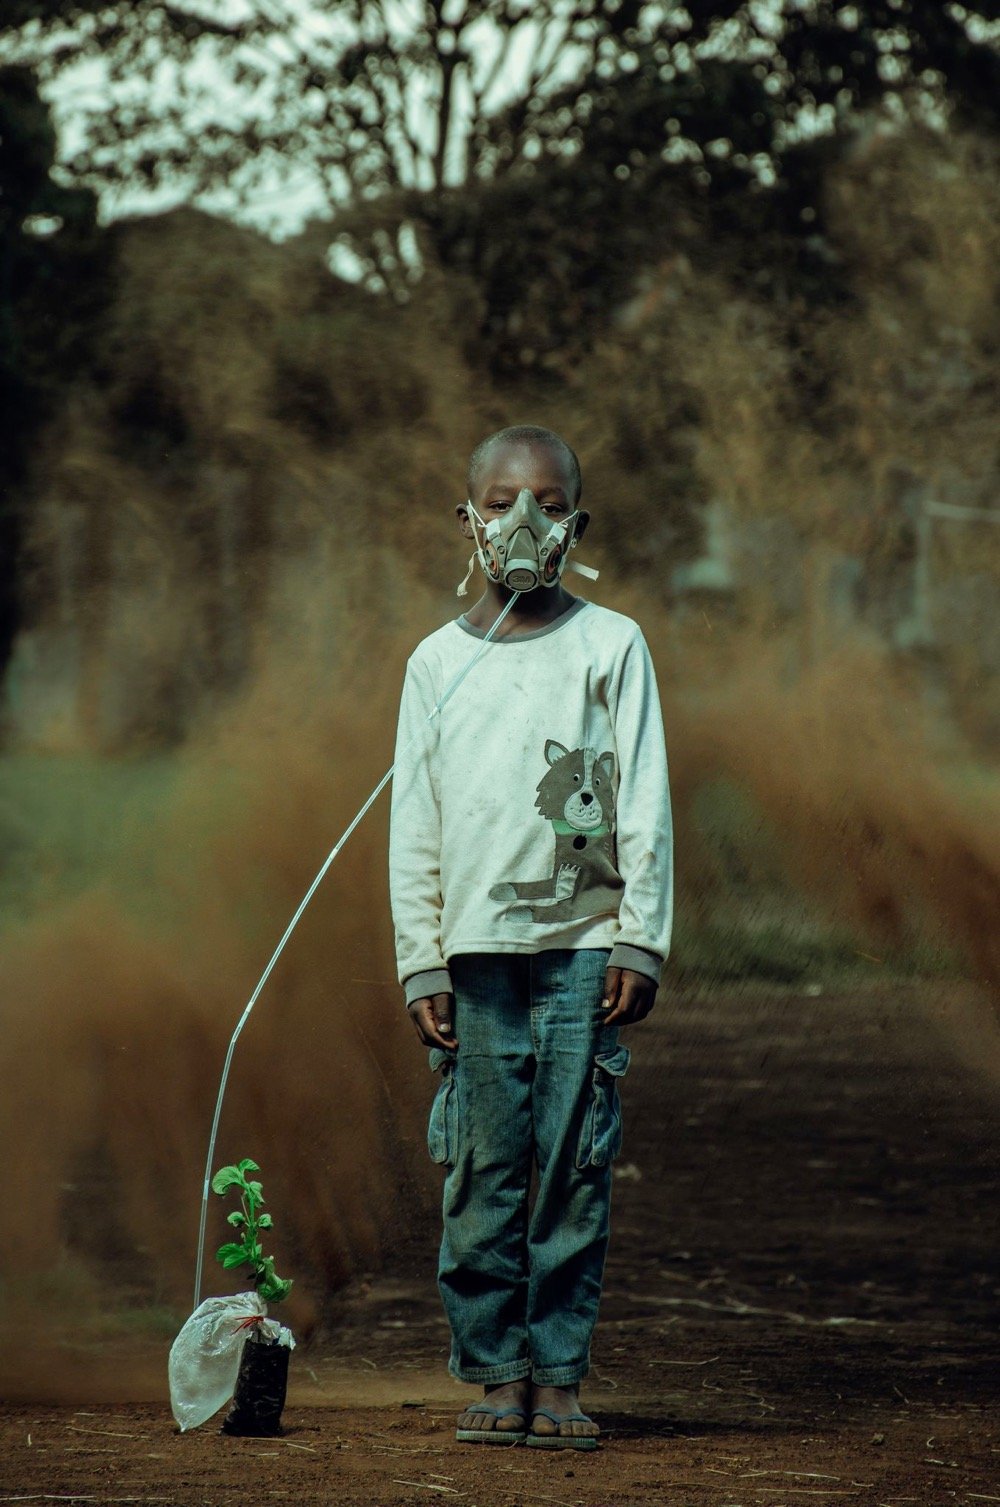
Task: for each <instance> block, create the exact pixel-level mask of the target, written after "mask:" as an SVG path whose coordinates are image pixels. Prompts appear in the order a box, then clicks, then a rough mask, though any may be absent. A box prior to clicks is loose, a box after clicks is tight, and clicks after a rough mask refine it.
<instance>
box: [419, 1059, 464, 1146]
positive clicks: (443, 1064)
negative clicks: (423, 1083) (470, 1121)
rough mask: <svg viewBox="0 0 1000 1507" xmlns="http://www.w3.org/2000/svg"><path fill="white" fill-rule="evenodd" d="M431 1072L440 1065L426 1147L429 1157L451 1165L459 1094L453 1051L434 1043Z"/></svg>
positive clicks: (456, 1132)
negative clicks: (439, 1079)
mask: <svg viewBox="0 0 1000 1507" xmlns="http://www.w3.org/2000/svg"><path fill="white" fill-rule="evenodd" d="M429 1060H430V1066H431V1070H432V1071H433V1072H437V1070H438V1068H440V1069H441V1082H440V1084H439V1085H438V1090H437V1093H436V1094H435V1095H434V1102H433V1104H432V1105H431V1114H430V1119H429V1120H428V1122H427V1150H428V1151H429V1152H430V1155H431V1161H432V1162H437V1163H438V1164H439V1165H440V1166H443V1167H454V1165H455V1158H456V1154H457V1151H458V1094H457V1090H456V1085H455V1055H454V1053H453V1052H443V1051H442V1050H441V1048H440V1047H433V1048H432V1049H431V1053H430V1059H429Z"/></svg>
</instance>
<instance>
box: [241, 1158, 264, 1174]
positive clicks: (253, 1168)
mask: <svg viewBox="0 0 1000 1507" xmlns="http://www.w3.org/2000/svg"><path fill="white" fill-rule="evenodd" d="M236 1167H237V1170H238V1171H240V1172H259V1171H260V1168H259V1167H258V1166H257V1163H256V1162H254V1161H251V1160H250V1158H249V1157H248V1156H245V1157H244V1158H243V1160H242V1162H237V1163H236Z"/></svg>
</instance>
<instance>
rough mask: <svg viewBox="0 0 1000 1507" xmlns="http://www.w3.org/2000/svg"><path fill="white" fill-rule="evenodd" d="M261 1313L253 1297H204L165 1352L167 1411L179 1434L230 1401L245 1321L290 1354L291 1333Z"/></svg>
mask: <svg viewBox="0 0 1000 1507" xmlns="http://www.w3.org/2000/svg"><path fill="white" fill-rule="evenodd" d="M266 1313H267V1307H266V1305H265V1304H264V1303H263V1302H262V1301H261V1299H260V1297H259V1296H258V1294H257V1293H255V1292H240V1293H237V1294H236V1295H235V1296H234V1297H231V1298H206V1299H205V1301H204V1303H201V1304H199V1306H198V1307H197V1308H196V1309H195V1311H194V1313H193V1314H192V1315H191V1317H190V1318H189V1319H188V1321H187V1323H186V1324H185V1325H184V1327H183V1329H182V1330H181V1332H180V1334H179V1335H178V1336H177V1338H176V1339H175V1340H174V1343H173V1344H172V1345H171V1347H170V1362H169V1366H168V1371H169V1376H170V1407H171V1411H172V1412H173V1415H174V1417H175V1419H176V1420H177V1424H178V1426H179V1428H180V1430H181V1433H184V1432H185V1431H186V1430H187V1429H196V1428H197V1427H198V1426H199V1424H202V1423H204V1422H205V1421H206V1419H208V1418H211V1416H212V1414H213V1413H217V1412H218V1411H219V1409H220V1408H221V1407H223V1406H225V1404H226V1403H227V1402H228V1401H229V1399H230V1398H231V1397H232V1395H233V1392H234V1391H235V1390H236V1376H237V1373H238V1371H239V1369H240V1356H241V1355H242V1354H243V1346H244V1344H245V1343H246V1339H247V1335H248V1334H249V1332H250V1330H249V1326H248V1324H247V1320H248V1319H251V1320H253V1319H258V1320H260V1328H261V1329H262V1330H263V1332H264V1334H266V1335H267V1336H268V1338H269V1339H272V1340H275V1341H277V1343H278V1344H279V1345H287V1346H288V1348H289V1350H294V1348H295V1340H294V1338H293V1337H292V1332H291V1330H290V1329H285V1328H284V1327H283V1326H282V1325H281V1324H279V1323H278V1321H277V1319H268V1318H265V1317H264V1315H265V1314H266Z"/></svg>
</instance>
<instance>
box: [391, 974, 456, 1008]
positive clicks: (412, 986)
mask: <svg viewBox="0 0 1000 1507" xmlns="http://www.w3.org/2000/svg"><path fill="white" fill-rule="evenodd" d="M403 988H404V990H405V991H406V1003H407V1005H412V1004H413V1002H414V1000H417V999H430V997H431V995H432V994H452V993H453V992H454V991H453V990H452V987H451V974H450V973H449V972H448V970H447V968H425V969H424V971H423V973H411V974H410V977H409V978H408V979H404V981H403Z"/></svg>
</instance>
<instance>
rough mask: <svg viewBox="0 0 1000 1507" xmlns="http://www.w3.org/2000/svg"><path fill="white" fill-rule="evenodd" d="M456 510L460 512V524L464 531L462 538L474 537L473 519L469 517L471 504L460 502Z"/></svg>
mask: <svg viewBox="0 0 1000 1507" xmlns="http://www.w3.org/2000/svg"><path fill="white" fill-rule="evenodd" d="M455 512H456V513H457V514H458V526H459V528H460V529H461V531H462V538H463V539H472V538H474V537H475V535H474V534H473V532H472V519H471V518H470V517H469V504H468V503H467V502H460V503H459V504H458V506H457V507H456V509H455Z"/></svg>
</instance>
